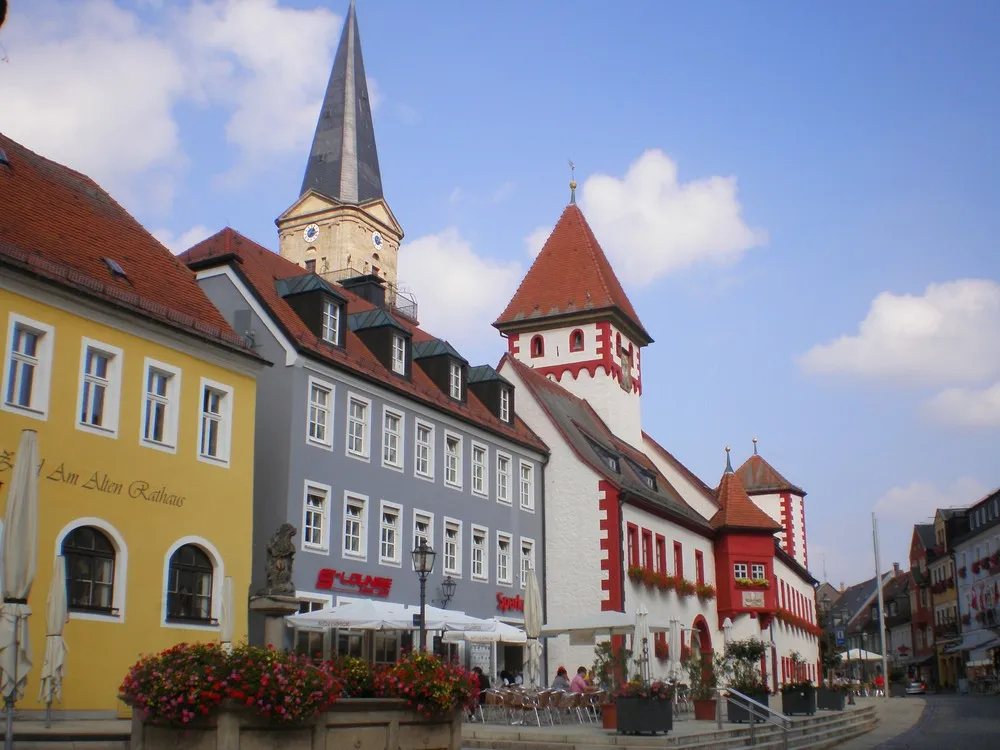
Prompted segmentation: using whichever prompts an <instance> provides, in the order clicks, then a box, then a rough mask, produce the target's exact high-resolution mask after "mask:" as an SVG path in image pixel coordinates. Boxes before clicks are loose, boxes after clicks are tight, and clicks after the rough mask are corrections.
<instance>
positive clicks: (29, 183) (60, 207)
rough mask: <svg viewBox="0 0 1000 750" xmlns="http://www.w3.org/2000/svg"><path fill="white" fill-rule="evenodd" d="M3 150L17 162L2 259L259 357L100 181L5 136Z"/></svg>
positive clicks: (2, 187)
mask: <svg viewBox="0 0 1000 750" xmlns="http://www.w3.org/2000/svg"><path fill="white" fill-rule="evenodd" d="M0 148H2V149H3V150H4V152H5V153H6V154H7V160H8V162H9V165H0V262H3V263H5V264H10V265H13V266H15V267H17V268H19V269H21V270H23V271H25V272H27V273H31V274H34V275H36V276H40V277H42V278H45V279H46V280H48V281H51V282H55V283H58V284H60V285H61V286H64V287H69V288H71V289H73V290H74V291H82V292H84V293H86V294H87V295H88V296H92V297H97V298H100V299H102V300H104V301H106V302H110V303H112V304H115V305H118V306H120V307H125V308H127V309H129V310H130V311H132V312H135V313H136V314H140V315H143V316H145V317H148V318H152V319H154V320H156V321H158V322H161V323H164V324H166V325H169V326H172V327H174V328H178V329H180V330H183V331H184V332H186V333H188V334H193V335H196V336H199V337H201V338H204V339H208V340H211V341H213V342H215V343H223V344H226V345H227V346H228V347H229V348H230V349H237V350H239V351H240V352H241V353H243V354H247V355H249V356H256V355H254V354H253V353H252V352H251V351H250V350H249V349H247V348H246V347H245V346H243V345H242V340H241V339H240V338H239V337H238V336H237V335H236V333H235V332H234V331H233V330H232V328H231V327H230V326H229V324H228V323H227V322H226V320H225V318H223V317H222V315H221V314H220V313H219V311H218V310H216V308H215V306H214V305H212V303H211V302H210V301H209V299H208V297H206V296H205V294H204V292H202V290H201V287H199V286H198V283H197V281H195V279H194V275H193V274H192V273H191V272H190V271H189V270H188V269H187V268H186V267H185V266H184V265H183V264H182V263H181V262H180V261H179V260H178V259H177V258H176V257H175V256H174V255H173V254H172V253H171V252H170V251H169V250H167V248H165V247H164V246H163V245H161V244H160V243H159V242H158V241H157V240H156V239H155V238H154V237H153V236H152V235H151V234H150V233H149V232H147V231H146V229H145V228H144V227H143V226H142V225H141V224H140V223H139V222H138V221H136V220H135V219H134V218H133V217H132V216H131V215H130V214H129V213H128V212H127V211H126V210H125V209H124V208H122V207H121V206H120V205H119V204H118V203H116V202H115V201H114V199H113V198H111V196H110V195H108V194H107V193H106V192H105V191H104V190H103V189H102V188H101V187H100V186H99V185H98V184H97V183H96V182H94V181H93V180H91V179H90V178H89V177H87V176H86V175H83V174H80V173H79V172H76V171H74V170H72V169H70V168H68V167H65V166H63V165H61V164H57V163H55V162H53V161H50V160H48V159H46V158H44V157H42V156H39V155H38V154H36V153H34V152H32V151H30V150H28V149H27V148H25V147H24V146H22V145H21V144H19V143H17V142H16V141H13V140H11V139H10V138H7V137H6V136H4V135H2V134H0ZM103 258H110V259H111V260H113V261H115V262H117V263H118V264H119V266H121V268H122V270H123V271H124V272H125V274H126V276H125V277H124V278H123V277H122V276H120V275H117V274H114V273H112V271H111V270H110V269H109V268H108V265H107V264H106V263H105V262H104V260H103Z"/></svg>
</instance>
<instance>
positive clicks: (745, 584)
mask: <svg viewBox="0 0 1000 750" xmlns="http://www.w3.org/2000/svg"><path fill="white" fill-rule="evenodd" d="M736 586H737V587H738V588H741V589H766V588H770V587H771V582H770V581H769V580H767V579H766V578H737V579H736Z"/></svg>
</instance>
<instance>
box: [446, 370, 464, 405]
mask: <svg viewBox="0 0 1000 750" xmlns="http://www.w3.org/2000/svg"><path fill="white" fill-rule="evenodd" d="M448 392H449V395H450V396H451V397H452V398H453V399H455V400H456V401H461V400H462V366H461V365H460V364H458V362H452V363H451V364H450V365H449V367H448Z"/></svg>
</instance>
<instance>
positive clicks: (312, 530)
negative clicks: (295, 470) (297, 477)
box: [302, 481, 330, 552]
mask: <svg viewBox="0 0 1000 750" xmlns="http://www.w3.org/2000/svg"><path fill="white" fill-rule="evenodd" d="M302 549H304V550H309V551H313V552H327V551H329V549H330V487H329V486H328V485H325V484H318V483H316V482H309V481H306V484H305V497H304V499H303V502H302Z"/></svg>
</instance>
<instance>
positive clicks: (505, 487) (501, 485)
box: [497, 451, 510, 505]
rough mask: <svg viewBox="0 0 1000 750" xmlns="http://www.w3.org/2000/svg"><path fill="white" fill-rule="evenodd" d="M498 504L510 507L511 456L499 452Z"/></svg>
mask: <svg viewBox="0 0 1000 750" xmlns="http://www.w3.org/2000/svg"><path fill="white" fill-rule="evenodd" d="M497 502H498V503H506V504H507V505H510V456H509V455H508V454H506V453H501V452H500V451H497Z"/></svg>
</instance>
